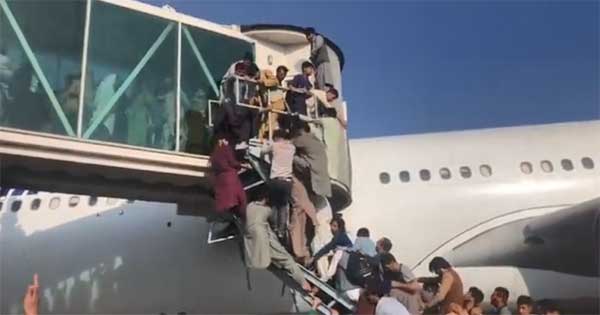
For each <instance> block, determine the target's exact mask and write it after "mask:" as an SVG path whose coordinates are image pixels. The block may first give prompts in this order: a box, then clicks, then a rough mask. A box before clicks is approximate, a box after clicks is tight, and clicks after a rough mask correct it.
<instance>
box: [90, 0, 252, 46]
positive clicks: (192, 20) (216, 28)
mask: <svg viewBox="0 0 600 315" xmlns="http://www.w3.org/2000/svg"><path fill="white" fill-rule="evenodd" d="M95 1H100V2H104V3H109V4H113V5H116V6H119V7H124V8H128V9H132V10H135V11H138V12H142V13H146V14H149V15H153V16H157V17H161V18H163V19H168V20H171V21H173V22H177V23H183V24H186V25H190V26H193V27H197V28H200V29H205V30H209V31H211V32H215V33H219V34H221V35H224V36H229V37H233V38H236V39H241V40H244V41H246V42H249V43H251V44H255V43H256V40H254V39H252V38H251V37H248V36H246V35H244V34H242V33H241V32H240V31H238V30H235V29H233V28H228V27H227V26H223V25H220V24H217V23H213V22H210V21H207V20H202V19H199V18H196V17H192V16H189V15H185V14H182V13H179V12H176V11H175V12H174V11H169V10H165V9H162V8H159V7H157V6H153V5H150V4H146V3H142V2H139V1H134V0H95Z"/></svg>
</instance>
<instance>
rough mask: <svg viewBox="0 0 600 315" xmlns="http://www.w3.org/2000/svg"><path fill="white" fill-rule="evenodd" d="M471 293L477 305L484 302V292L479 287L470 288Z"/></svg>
mask: <svg viewBox="0 0 600 315" xmlns="http://www.w3.org/2000/svg"><path fill="white" fill-rule="evenodd" d="M469 293H470V294H471V296H472V297H473V300H474V301H475V305H479V304H481V302H483V292H482V291H481V290H480V289H479V288H478V287H470V288H469Z"/></svg>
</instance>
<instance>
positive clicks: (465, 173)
mask: <svg viewBox="0 0 600 315" xmlns="http://www.w3.org/2000/svg"><path fill="white" fill-rule="evenodd" d="M459 171H460V176H462V178H471V169H470V168H469V167H468V166H461V167H460V169H459Z"/></svg>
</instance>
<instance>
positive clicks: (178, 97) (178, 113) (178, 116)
mask: <svg viewBox="0 0 600 315" xmlns="http://www.w3.org/2000/svg"><path fill="white" fill-rule="evenodd" d="M175 92H176V95H175V104H176V105H175V106H177V109H176V117H175V151H177V152H179V151H180V146H181V143H180V142H181V140H180V135H181V23H177V89H176V91H175Z"/></svg>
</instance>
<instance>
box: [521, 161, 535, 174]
mask: <svg viewBox="0 0 600 315" xmlns="http://www.w3.org/2000/svg"><path fill="white" fill-rule="evenodd" d="M521 172H523V174H531V173H533V166H531V163H529V162H521Z"/></svg>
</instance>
